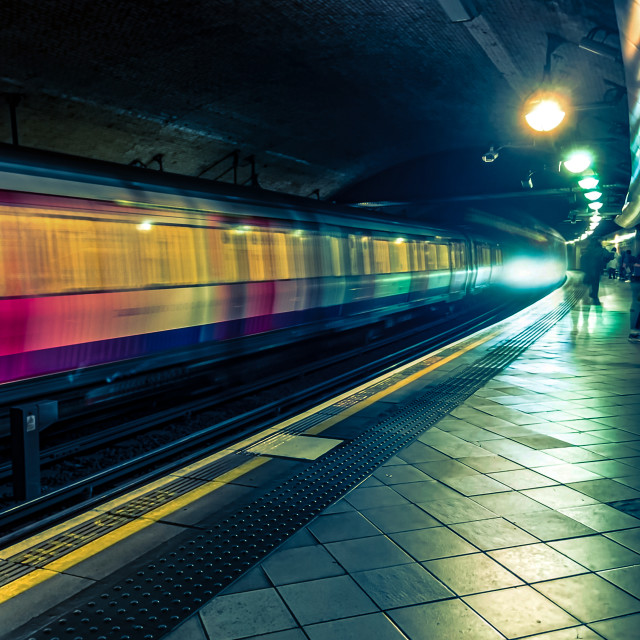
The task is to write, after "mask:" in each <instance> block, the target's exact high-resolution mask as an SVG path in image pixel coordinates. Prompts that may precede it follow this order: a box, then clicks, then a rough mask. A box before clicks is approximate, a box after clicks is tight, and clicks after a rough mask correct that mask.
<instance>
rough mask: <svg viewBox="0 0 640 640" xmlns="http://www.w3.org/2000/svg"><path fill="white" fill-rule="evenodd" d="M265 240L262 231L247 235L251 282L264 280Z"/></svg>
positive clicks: (251, 232)
mask: <svg viewBox="0 0 640 640" xmlns="http://www.w3.org/2000/svg"><path fill="white" fill-rule="evenodd" d="M264 248H265V247H264V239H263V234H262V232H261V231H249V232H248V233H247V258H248V261H249V280H251V281H253V280H264V279H265V273H264V271H265V270H264V267H265V260H264Z"/></svg>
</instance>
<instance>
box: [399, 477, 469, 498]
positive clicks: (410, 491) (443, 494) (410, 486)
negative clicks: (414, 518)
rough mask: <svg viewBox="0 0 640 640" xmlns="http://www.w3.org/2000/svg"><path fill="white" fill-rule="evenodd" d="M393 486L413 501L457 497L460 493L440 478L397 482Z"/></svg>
mask: <svg viewBox="0 0 640 640" xmlns="http://www.w3.org/2000/svg"><path fill="white" fill-rule="evenodd" d="M393 488H394V489H395V490H396V491H397V492H398V494H399V495H401V496H403V498H406V499H407V500H410V501H411V502H415V503H418V502H427V501H429V500H443V499H445V498H457V497H458V496H459V495H460V494H459V493H458V492H457V491H454V490H453V489H451V488H450V487H447V486H446V485H444V484H442V482H439V481H438V480H429V481H428V482H409V483H405V484H395V485H393Z"/></svg>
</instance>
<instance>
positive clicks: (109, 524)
mask: <svg viewBox="0 0 640 640" xmlns="http://www.w3.org/2000/svg"><path fill="white" fill-rule="evenodd" d="M129 521H130V518H125V517H122V516H117V515H113V514H110V513H103V514H101V515H99V516H97V517H95V518H93V519H92V520H88V521H87V522H83V523H82V524H79V525H78V526H77V527H73V529H69V530H68V531H65V532H63V533H60V534H58V535H57V536H54V537H52V538H49V539H48V540H44V541H43V542H41V543H40V544H37V545H35V546H33V547H30V548H29V549H25V550H24V551H21V552H20V553H17V554H16V555H14V556H11V557H10V558H8V560H9V561H11V562H20V563H23V564H25V565H29V566H31V567H44V566H45V565H46V564H48V563H49V562H53V561H54V560H57V559H58V558H61V557H62V556H64V555H67V554H68V553H69V552H71V551H73V550H75V549H78V548H79V547H81V546H83V545H85V544H87V543H89V542H91V541H92V540H96V539H98V538H100V537H102V536H103V535H105V534H106V533H108V532H109V531H113V530H114V529H117V528H118V527H121V526H122V525H124V524H126V523H127V522H129Z"/></svg>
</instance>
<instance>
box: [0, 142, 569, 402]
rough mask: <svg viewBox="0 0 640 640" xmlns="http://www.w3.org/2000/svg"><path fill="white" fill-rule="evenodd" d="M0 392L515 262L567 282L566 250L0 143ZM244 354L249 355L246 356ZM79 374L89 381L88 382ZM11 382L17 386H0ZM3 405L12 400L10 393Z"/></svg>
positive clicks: (435, 291)
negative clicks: (546, 267) (546, 266)
mask: <svg viewBox="0 0 640 640" xmlns="http://www.w3.org/2000/svg"><path fill="white" fill-rule="evenodd" d="M0 230H1V233H0V272H1V274H2V275H1V277H0V383H5V384H4V385H0V389H2V390H4V391H6V390H7V387H14V386H15V384H22V383H24V382H26V381H27V380H31V379H34V378H39V379H40V378H41V377H42V376H46V377H47V379H50V378H51V376H52V374H57V376H55V379H56V380H58V381H62V384H65V385H69V384H74V383H75V381H77V380H79V379H80V377H82V376H83V375H84V378H83V379H84V380H85V381H86V380H87V379H89V378H92V379H94V380H103V381H104V380H110V379H112V378H113V377H114V376H115V375H116V374H117V375H119V376H122V375H125V376H126V375H127V374H128V373H129V372H139V371H144V370H147V371H149V370H153V369H154V367H155V368H156V369H158V368H159V367H161V366H163V365H165V364H166V363H168V362H171V363H176V362H189V361H193V360H194V359H196V358H203V357H208V356H210V355H211V354H212V353H215V349H216V348H218V349H219V348H220V347H219V345H225V346H224V348H225V350H226V351H225V352H226V353H227V354H228V355H229V356H232V355H233V354H234V353H236V352H239V351H240V350H243V349H246V345H247V344H249V343H247V342H246V341H247V339H248V338H249V337H250V336H258V335H262V336H264V335H266V336H268V342H269V343H270V344H277V343H279V344H283V343H287V342H291V341H294V340H300V339H302V338H308V337H309V336H313V335H316V334H321V333H322V332H326V331H329V330H339V329H344V328H347V327H353V326H356V325H364V324H367V323H372V322H376V321H380V319H381V318H385V317H389V316H391V315H392V314H398V313H399V312H402V311H403V310H407V309H416V308H418V309H419V308H424V307H426V306H432V305H435V304H438V303H443V302H444V303H451V302H453V301H457V300H462V299H464V298H465V297H466V296H471V295H474V294H476V293H477V292H479V291H482V290H486V289H488V288H490V287H495V286H498V285H501V284H504V276H505V274H508V275H511V276H513V275H514V274H515V273H516V272H517V267H516V263H515V262H514V261H516V260H517V259H520V258H521V257H522V255H523V251H524V252H525V253H526V255H527V257H528V259H530V260H534V261H536V262H537V266H536V267H535V268H534V269H533V270H532V269H528V270H529V273H528V274H527V275H526V276H525V278H527V279H528V280H527V283H528V284H531V285H533V284H536V282H535V277H537V276H540V274H541V273H542V270H541V269H540V268H539V267H540V265H541V263H542V261H543V260H547V261H550V264H553V265H555V266H553V267H552V269H551V273H550V274H547V278H546V281H545V282H540V283H539V284H541V285H544V286H547V285H550V284H558V283H559V282H561V281H562V279H563V278H564V271H565V264H566V262H565V261H566V257H565V251H564V241H563V240H562V238H561V237H560V236H559V235H558V234H557V233H555V232H554V231H552V230H550V229H543V228H542V227H539V228H537V229H536V230H531V229H521V228H518V227H516V226H515V225H513V224H512V225H511V228H510V229H508V230H506V231H505V232H503V233H502V235H501V238H500V239H496V237H497V235H499V234H497V233H496V232H495V229H494V230H491V229H489V231H488V232H487V233H484V234H483V233H479V234H476V233H474V234H472V235H470V234H469V233H465V232H463V231H460V230H445V229H438V228H430V227H429V226H427V225H425V224H421V223H419V222H418V221H413V222H412V221H410V220H404V221H402V220H393V219H383V218H382V217H379V216H376V215H375V214H373V213H371V212H367V211H364V210H362V209H358V208H352V207H344V206H343V207H338V206H332V205H329V204H322V203H320V202H316V201H311V200H308V199H304V198H297V197H289V196H283V195H280V194H274V193H270V192H266V191H262V190H257V189H245V188H241V187H233V186H231V185H221V184H219V183H212V182H207V181H205V180H198V179H192V178H187V177H183V176H176V175H170V174H167V173H161V172H156V171H151V170H146V169H142V168H138V167H122V166H118V165H112V164H109V163H103V162H95V161H86V160H81V159H77V158H71V157H68V156H62V155H58V154H53V153H42V152H35V151H30V150H26V149H21V148H15V147H10V146H3V147H0ZM532 279H533V280H532ZM241 345H244V346H241ZM87 372H90V374H91V375H90V376H89V377H87V375H86V374H87ZM8 383H14V384H8ZM9 396H10V394H9Z"/></svg>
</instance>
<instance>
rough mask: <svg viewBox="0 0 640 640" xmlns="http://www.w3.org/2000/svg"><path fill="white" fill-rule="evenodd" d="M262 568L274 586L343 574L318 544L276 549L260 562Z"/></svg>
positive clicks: (341, 569)
mask: <svg viewBox="0 0 640 640" xmlns="http://www.w3.org/2000/svg"><path fill="white" fill-rule="evenodd" d="M327 517H333V516H327ZM262 568H263V570H264V572H265V573H266V574H267V576H268V577H269V580H271V582H272V583H273V584H274V585H276V586H280V585H281V584H289V583H292V582H305V581H307V580H317V579H318V578H329V577H331V576H339V575H342V574H344V569H343V568H342V567H341V566H340V565H339V564H338V563H337V562H336V561H335V559H334V558H333V556H331V555H330V554H329V553H328V552H327V551H326V550H325V549H324V547H322V546H320V545H317V546H315V547H299V548H297V549H286V550H285V551H276V552H275V553H274V554H272V555H270V556H269V557H268V558H267V559H266V560H265V561H264V562H263V563H262Z"/></svg>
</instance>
